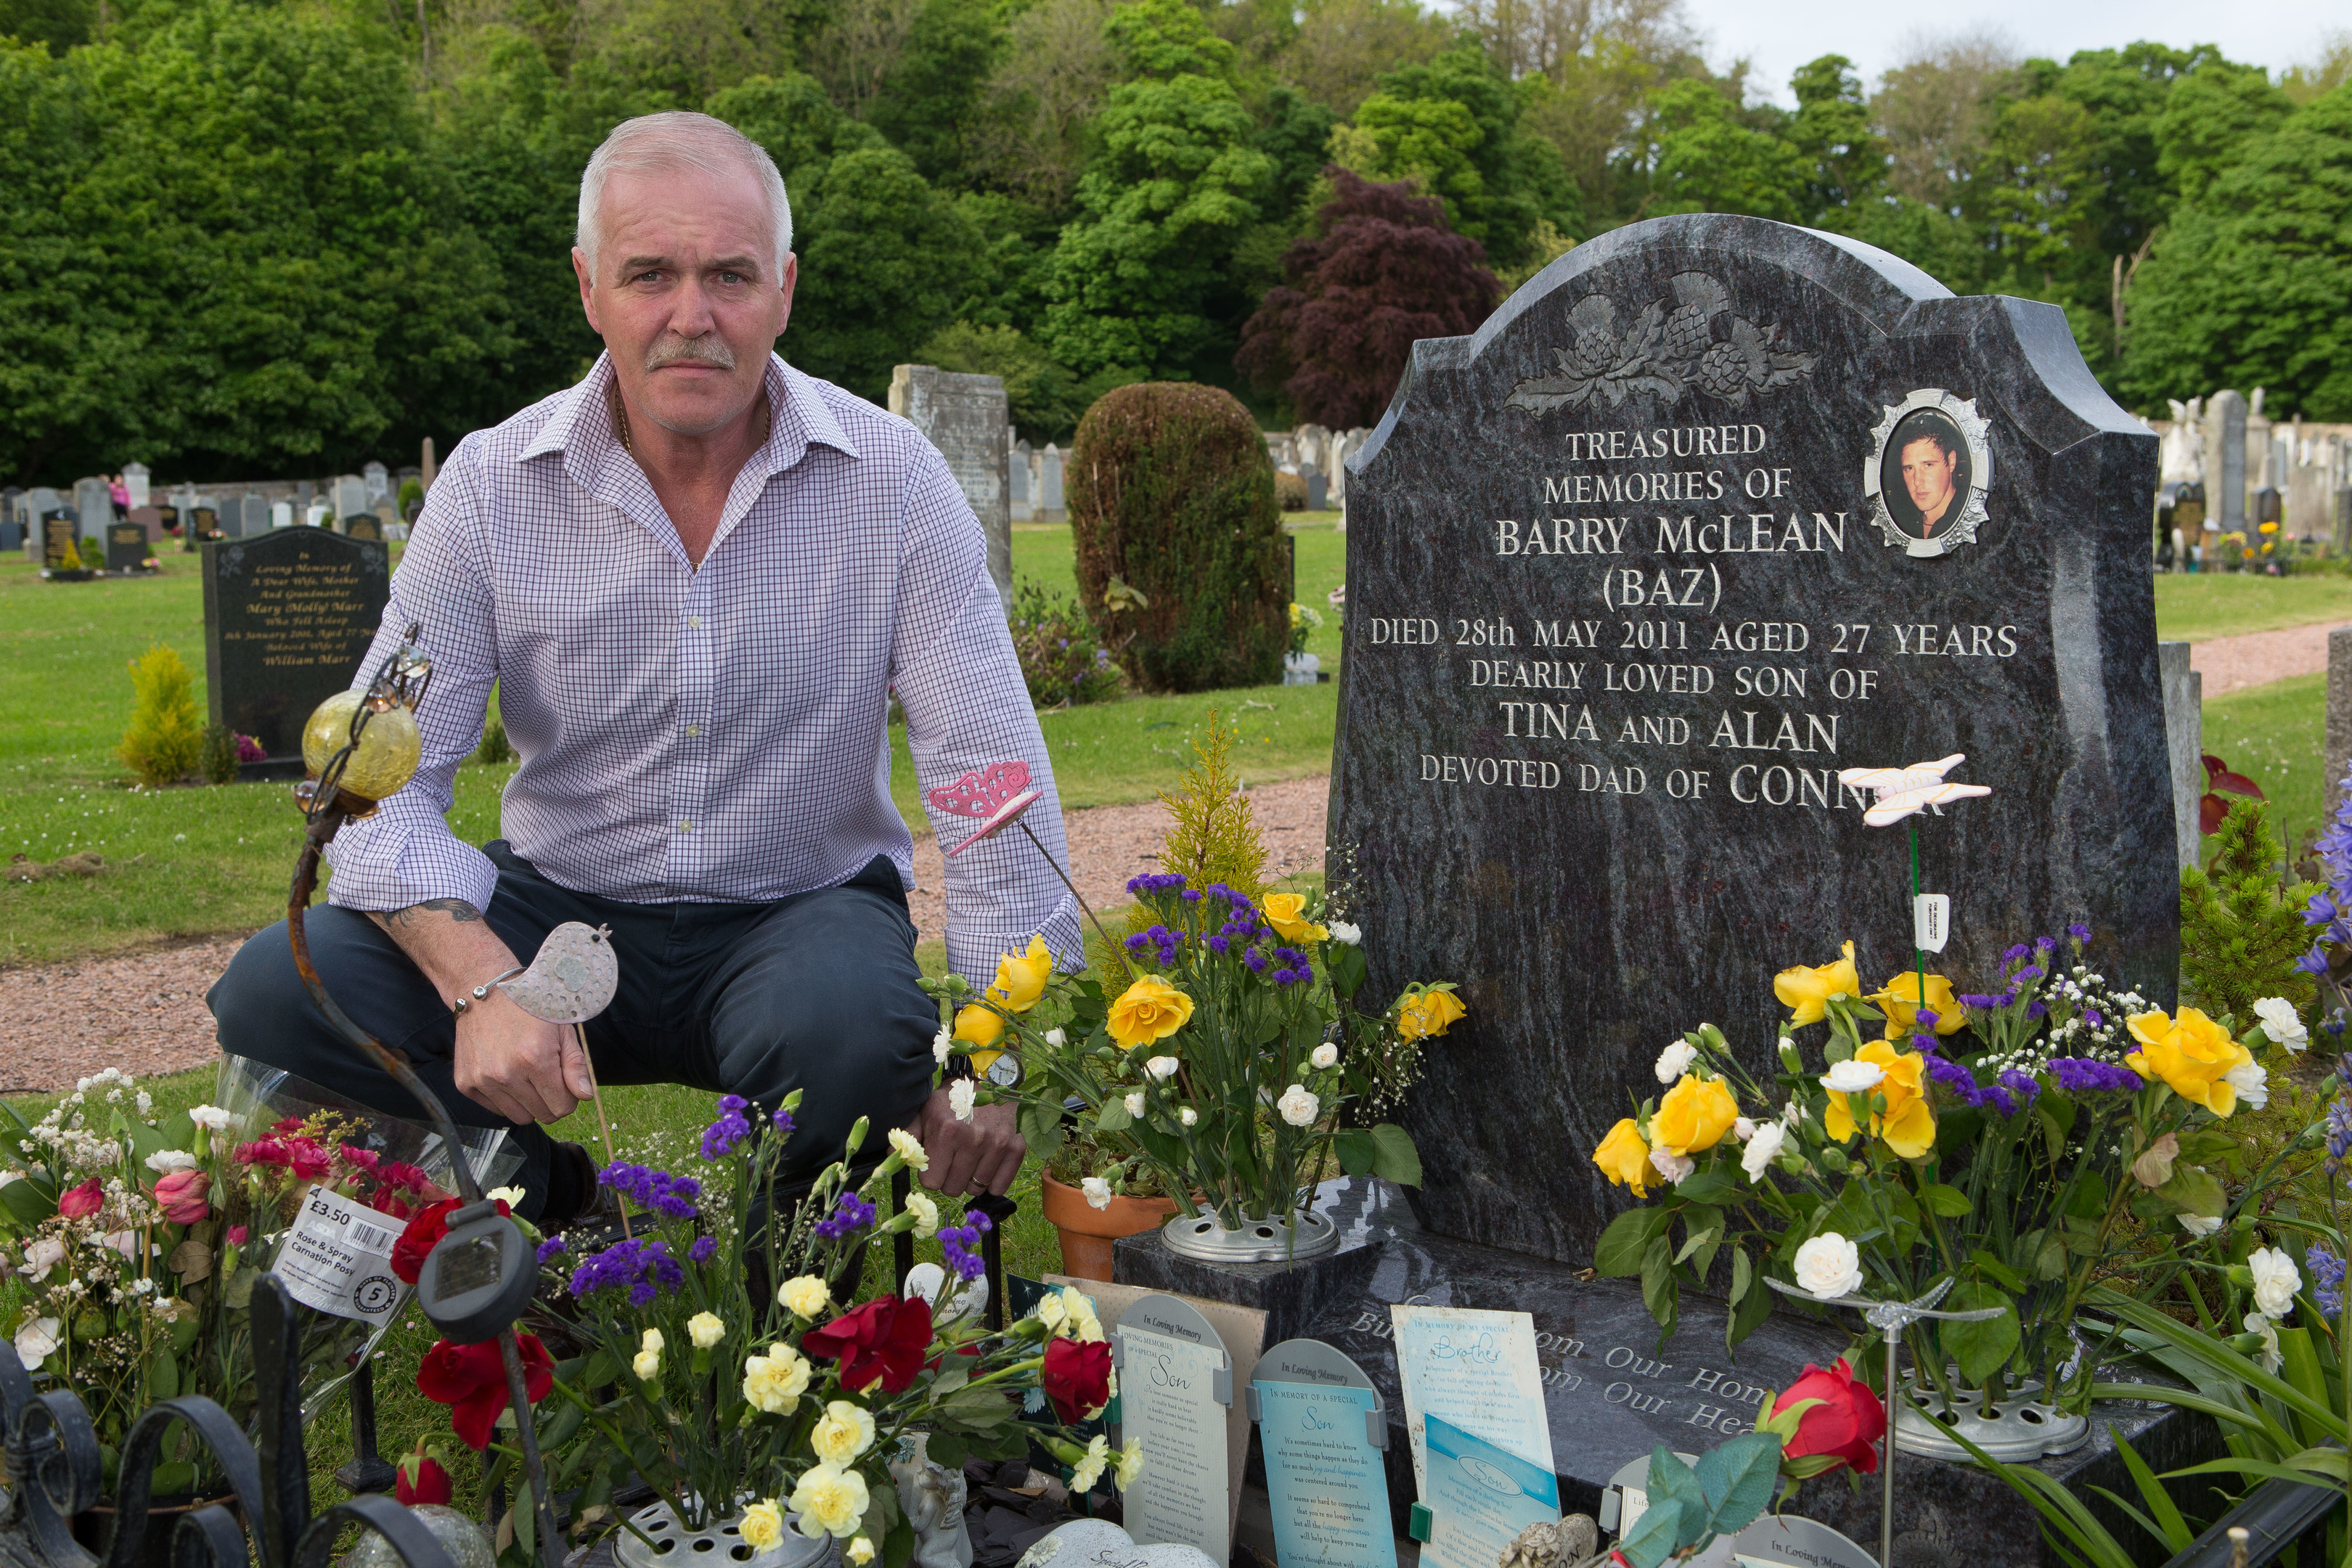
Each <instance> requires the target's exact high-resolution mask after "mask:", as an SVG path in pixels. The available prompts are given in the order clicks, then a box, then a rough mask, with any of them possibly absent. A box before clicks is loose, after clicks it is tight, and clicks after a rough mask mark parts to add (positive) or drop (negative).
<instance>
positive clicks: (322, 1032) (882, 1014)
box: [205, 839, 939, 1219]
mask: <svg viewBox="0 0 2352 1568" xmlns="http://www.w3.org/2000/svg"><path fill="white" fill-rule="evenodd" d="M484 852H485V853H487V854H488V856H489V858H490V859H491V860H492V861H493V862H494V863H495V864H496V865H497V866H498V868H499V886H498V892H497V894H496V895H495V896H494V897H493V898H492V899H491V900H490V907H489V908H488V910H484V911H483V918H484V919H485V920H487V921H488V922H489V925H490V929H491V930H493V931H497V932H498V933H499V937H501V938H502V939H503V940H504V941H505V942H506V944H507V945H508V946H509V947H510V948H512V949H513V950H514V953H515V956H516V958H517V959H518V960H519V961H520V962H522V963H529V962H530V959H531V955H532V954H534V953H536V952H538V951H539V944H540V943H541V942H542V941H544V940H545V938H546V936H547V933H548V932H549V931H552V930H553V929H554V928H555V927H556V926H558V925H560V924H562V922H564V921H583V922H584V923H586V924H588V925H592V926H609V927H611V928H612V932H613V948H614V952H615V953H616V954H617V955H618V957H619V959H620V968H621V984H620V989H619V991H618V992H616V993H615V994H614V997H613V1003H612V1005H611V1006H609V1007H607V1008H606V1009H605V1010H604V1013H603V1014H602V1015H600V1016H597V1017H595V1018H593V1019H591V1020H590V1021H589V1023H588V1024H587V1025H586V1026H585V1028H586V1034H587V1044H588V1053H589V1058H590V1059H591V1060H592V1061H593V1063H594V1064H595V1068H596V1081H597V1082H598V1084H600V1085H602V1086H604V1087H607V1088H609V1087H611V1086H613V1085H615V1084H641V1083H676V1084H686V1085H688V1086H691V1087H692V1088H695V1089H705V1090H708V1091H709V1092H710V1093H711V1094H713V1095H718V1094H725V1093H733V1094H740V1095H742V1096H743V1097H744V1098H745V1099H747V1100H751V1101H752V1102H753V1103H755V1104H758V1105H761V1106H764V1107H767V1108H770V1109H773V1107H774V1106H775V1105H776V1103H777V1102H778V1101H779V1100H782V1098H783V1097H784V1096H785V1095H786V1094H789V1093H790V1092H791V1091H793V1089H803V1090H805V1091H806V1096H805V1098H804V1099H803V1100H802V1102H801V1109H800V1114H799V1117H798V1128H797V1131H794V1133H793V1138H792V1141H791V1142H790V1143H789V1144H787V1145H786V1148H785V1152H784V1157H783V1164H782V1169H781V1170H780V1171H779V1172H778V1184H779V1186H780V1187H782V1188H784V1189H786V1190H789V1189H790V1188H791V1187H794V1186H801V1185H804V1184H807V1183H808V1182H810V1181H812V1180H814V1178H815V1177H816V1175H817V1173H819V1172H821V1171H822V1170H823V1169H824V1166H825V1165H826V1164H827V1163H831V1162H832V1161H835V1160H837V1159H839V1158H841V1152H842V1142H843V1140H844V1139H845V1138H846V1137H847V1136H848V1133H849V1128H850V1124H851V1123H852V1122H854V1121H856V1120H857V1118H859V1117H860V1116H866V1117H870V1118H872V1124H873V1127H874V1129H875V1131H873V1132H872V1133H869V1134H868V1141H867V1147H866V1150H865V1151H863V1152H864V1153H865V1154H866V1157H867V1158H868V1159H869V1160H870V1159H871V1157H872V1153H873V1151H874V1149H875V1147H876V1146H877V1145H878V1144H879V1143H880V1142H881V1137H880V1133H881V1130H883V1129H885V1128H890V1127H899V1126H904V1125H905V1124H906V1123H907V1122H908V1121H910V1120H911V1119H912V1118H913V1117H914V1115H915V1113H916V1111H917V1110H919V1109H920V1108H921V1106H922V1103H923V1100H925V1098H926V1097H927V1096H928V1095H929V1093H930V1084H931V1069H932V1061H931V1037H932V1035H933V1034H934V1033H936V1032H937V1030H938V1028H939V1006H938V1004H936V1003H934V1002H933V1001H932V1000H931V999H930V998H929V997H928V996H926V995H924V994H923V993H922V990H921V989H920V987H919V985H918V984H917V982H918V980H919V976H920V973H921V972H920V971H919V969H918V968H917V967H916V963H915V928H914V924H913V922H912V921H909V920H908V915H907V898H906V894H905V893H904V891H902V890H901V889H900V888H899V885H898V871H897V869H896V868H894V867H893V866H892V865H891V863H890V861H889V860H888V859H887V858H876V859H875V861H874V862H873V863H872V864H871V865H869V866H867V867H866V869H864V870H863V871H861V872H859V873H858V874H857V875H856V877H854V878H852V879H850V880H849V881H848V882H846V883H844V884H843V885H842V886H840V887H837V888H824V889H818V890H817V891H814V892H809V893H801V894H796V895H795V896H793V897H792V898H789V899H781V900H777V901H776V902H774V903H770V904H694V903H680V904H626V903H621V902H618V901H616V900H611V899H601V898H597V897H595V896H593V894H588V893H575V892H573V891H572V890H571V889H566V888H560V887H558V886H556V885H555V884H554V883H553V882H551V881H549V880H547V879H545V878H543V877H541V875H540V874H539V873H538V871H537V870H535V869H534V868H532V867H531V866H530V863H529V862H527V861H525V860H523V859H521V858H520V857H518V856H516V855H515V854H514V853H513V851H511V850H510V849H509V848H508V847H507V844H506V841H505V840H503V839H499V840H496V841H494V842H492V843H490V844H488V845H485V846H484ZM304 925H305V929H306V931H307V932H308V934H309V937H310V954H311V958H312V960H313V962H314V963H316V964H317V966H318V970H319V976H320V979H321V980H323V981H324V982H325V983H326V986H327V991H328V993H329V994H331V995H332V996H333V997H334V998H335V1000H336V1002H337V1003H338V1004H339V1005H341V1007H342V1009H343V1011H344V1012H346V1013H348V1014H349V1015H350V1016H351V1017H352V1021H353V1022H355V1023H357V1024H358V1025H359V1026H361V1027H362V1028H363V1029H366V1030H368V1031H369V1032H370V1033H372V1034H373V1035H374V1036H375V1037H376V1038H377V1039H379V1040H381V1041H383V1043H384V1044H385V1045H387V1046H390V1047H393V1048H394V1049H395V1050H398V1051H401V1052H403V1053H404V1054H405V1055H406V1057H407V1058H408V1061H409V1065H410V1066H411V1067H413V1068H415V1071H416V1074H417V1076H418V1077H419V1078H421V1079H424V1080H425V1084H426V1086H427V1087H428V1088H430V1089H432V1090H433V1091H434V1092H435V1093H436V1094H437V1095H439V1096H440V1098H441V1102H442V1103H443V1104H444V1105H446V1107H447V1108H448V1110H449V1114H450V1117H451V1119H452V1120H454V1121H457V1122H458V1123H459V1124H460V1125H465V1126H474V1127H504V1128H506V1129H507V1130H508V1131H509V1133H510V1134H511V1135H512V1136H513V1137H514V1138H515V1140H516V1141H517V1142H518V1143H519V1144H520V1147H521V1149H522V1151H523V1156H524V1158H523V1168H522V1173H521V1175H520V1177H519V1178H517V1184H519V1185H520V1186H521V1187H522V1188H523V1190H524V1192H525V1193H526V1194H528V1196H527V1198H526V1200H525V1202H524V1204H523V1205H522V1208H521V1213H522V1214H523V1215H524V1217H525V1218H528V1219H536V1218H538V1217H539V1215H540V1212H541V1205H542V1204H543V1203H544V1201H545V1199H546V1196H547V1189H548V1177H549V1172H550V1168H551V1156H552V1152H553V1147H554V1145H553V1141H552V1140H551V1138H550V1137H549V1135H548V1133H547V1132H546V1131H544V1130H543V1129H541V1128H540V1127H538V1126H535V1125H532V1124H530V1123H523V1124H520V1125H517V1124H513V1123H509V1122H508V1121H506V1119H505V1118H503V1117H501V1116H498V1115H496V1114H494V1113H493V1112H491V1111H489V1110H486V1109H484V1108H483V1107H482V1106H479V1105H477V1104H476V1103H475V1102H474V1101H472V1100H468V1099H467V1098H466V1097H465V1096H464V1095H463V1094H461V1093H459V1092H458V1091H457V1084H456V1082H455V1079H454V1076H453V1067H452V1062H451V1056H452V1053H453V1052H454V1051H455V1049H456V1047H457V1021H456V1019H455V1018H454V1017H453V1016H452V1015H451V1014H450V1012H449V1009H448V1008H447V1007H446V1006H444V1005H442V1002H441V997H440V994H439V993H438V992H437V991H436V990H435V988H434V986H433V984H432V982H430V981H428V980H427V979H425V976H424V974H423V973H421V972H420V971H419V970H418V969H417V968H416V966H415V964H413V963H410V962H409V960H408V956H407V955H406V954H405V953H404V952H401V950H400V948H399V945H398V944H397V943H395V942H394V941H393V940H392V938H391V937H390V936H388V935H386V934H385V932H384V931H383V928H382V927H380V926H378V925H377V924H376V923H375V922H374V921H372V920H370V919H368V918H367V917H366V916H365V915H362V914H359V913H356V912H354V911H352V910H344V909H338V908H335V907H333V906H331V905H326V906H319V907H314V908H313V909H312V910H310V914H309V916H308V917H307V918H306V920H305V921H304ZM482 978H483V979H485V980H487V979H488V978H489V976H488V975H484V976H482ZM205 1000H206V1001H207V1002H208V1003H209V1004H210V1005H211V1006H212V1010H213V1018H214V1021H215V1024H216V1025H217V1026H218V1029H217V1033H218V1037H219V1039H220V1045H221V1048H222V1049H223V1050H225V1051H230V1052H234V1053H235V1054H236V1055H238V1056H243V1057H251V1058H255V1059H256V1060H258V1061H262V1062H267V1063H268V1064H269V1065H271V1066H272V1067H278V1068H284V1069H285V1070H287V1071H288V1072H290V1073H294V1074H296V1075H297V1076H299V1077H301V1078H306V1079H310V1081H312V1082H313V1083H316V1084H319V1085H320V1086H322V1087H324V1088H327V1089H333V1090H334V1091H336V1092H337V1093H339V1094H341V1095H343V1096H345V1097H347V1098H349V1099H351V1100H357V1101H358V1102H359V1103H361V1104H362V1105H367V1106H373V1107H374V1108H375V1109H377V1110H383V1111H386V1112H389V1113H391V1114H394V1115H401V1116H407V1117H410V1118H412V1119H415V1118H417V1117H419V1115H420V1110H419V1108H418V1107H417V1106H416V1105H415V1102H414V1101H413V1100H411V1099H410V1097H409V1095H408V1093H407V1092H406V1091H405V1090H404V1089H402V1088H401V1087H400V1086H399V1085H398V1084H397V1083H395V1082H394V1081H393V1080H392V1079H391V1078H390V1077H388V1076H387V1075H386V1074H384V1073H383V1071H382V1069H380V1068H376V1067H375V1066H374V1065H373V1063H371V1062H370V1061H369V1060H368V1059H367V1058H365V1057H364V1056H363V1055H362V1054H361V1052H360V1051H359V1050H358V1048H357V1047H353V1046H352V1045H350V1044H349V1043H348V1042H346V1041H345V1040H344V1039H343V1038H342V1037H341V1036H340V1035H337V1034H336V1033H335V1032H334V1031H333V1030H332V1029H331V1028H330V1027H329V1026H328V1024H327V1021H326V1019H325V1018H324V1017H323V1016H321V1015H320V1012H319V1010H318V1008H317V1007H316V1006H315V1005H313V1004H312V1003H311V1001H310V994H309V993H308V992H307V991H305V990H304V989H303V986H302V980H301V976H300V975H299V973H296V971H295V968H294V956H293V952H292V950H291V948H290V947H289V945H288V942H287V936H286V926H285V923H284V922H283V921H280V922H279V923H278V924H277V925H274V926H271V927H270V928H269V929H268V931H263V932H262V933H261V934H260V935H258V936H257V937H255V938H254V939H253V940H252V941H250V942H247V943H246V944H245V946H244V947H242V948H241V949H239V950H238V952H237V954H236V958H234V959H233V960H231V961H230V963H229V966H228V972H227V973H225V974H223V975H222V976H221V978H220V980H219V982H218V983H217V984H215V985H214V986H213V988H212V991H211V993H210V994H208V995H207V997H206V998H205ZM608 1109H609V1107H608ZM583 1114H585V1115H587V1116H589V1117H591V1118H592V1119H593V1111H590V1110H583ZM712 1114H713V1115H714V1116H715V1115H716V1114H717V1112H716V1110H715V1108H714V1110H713V1111H712ZM630 1131H632V1129H630V1128H628V1127H626V1126H625V1125H623V1124H621V1123H620V1122H617V1121H616V1122H615V1124H614V1128H613V1135H614V1141H615V1142H616V1144H617V1143H618V1142H621V1141H623V1140H625V1139H626V1138H627V1137H628V1134H629V1132H630ZM582 1141H583V1142H586V1143H588V1144H589V1146H590V1148H591V1150H592V1151H593V1155H594V1157H595V1159H596V1163H599V1164H602V1163H604V1151H603V1149H602V1147H601V1143H600V1142H599V1139H598V1137H597V1135H596V1133H595V1131H594V1129H593V1121H592V1122H591V1127H590V1131H588V1132H587V1133H585V1134H583V1135H582Z"/></svg>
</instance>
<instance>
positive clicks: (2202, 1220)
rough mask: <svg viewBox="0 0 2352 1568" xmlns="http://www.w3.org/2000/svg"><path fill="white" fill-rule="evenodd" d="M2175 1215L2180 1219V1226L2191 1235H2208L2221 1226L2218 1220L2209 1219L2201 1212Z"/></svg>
mask: <svg viewBox="0 0 2352 1568" xmlns="http://www.w3.org/2000/svg"><path fill="white" fill-rule="evenodd" d="M2175 1217H2176V1218H2178V1219H2179V1221H2180V1228H2181V1229H2183V1230H2185V1231H2187V1232H2188V1233H2189V1235H2191V1236H2210V1235H2212V1234H2213V1233H2214V1232H2215V1231H2217V1230H2219V1229H2221V1221H2220V1220H2218V1219H2209V1218H2207V1217H2206V1216H2205V1215H2201V1214H2184V1215H2176V1216H2175Z"/></svg>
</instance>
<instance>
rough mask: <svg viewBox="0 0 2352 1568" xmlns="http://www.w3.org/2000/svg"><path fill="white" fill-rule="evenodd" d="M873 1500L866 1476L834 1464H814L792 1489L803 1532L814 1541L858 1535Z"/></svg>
mask: <svg viewBox="0 0 2352 1568" xmlns="http://www.w3.org/2000/svg"><path fill="white" fill-rule="evenodd" d="M868 1501H870V1499H869V1498H868V1497H867V1496H866V1478H865V1477H864V1476H861V1475H859V1474H858V1473H857V1472H856V1470H845V1469H840V1468H835V1466H832V1465H815V1466H812V1467H811V1468H810V1469H809V1472H808V1473H807V1474H806V1475H804V1476H803V1477H802V1478H801V1484H800V1485H798V1486H796V1487H794V1488H793V1512H794V1513H796V1514H798V1515H800V1516H801V1517H800V1531H801V1533H802V1534H803V1535H805V1536H807V1537H809V1538H810V1539H811V1540H814V1539H815V1538H816V1537H818V1536H820V1535H836V1536H844V1535H855V1534H856V1533H857V1521H859V1520H861V1519H863V1518H865V1517H866V1503H867V1502H868Z"/></svg>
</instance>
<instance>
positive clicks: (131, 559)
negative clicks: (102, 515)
mask: <svg viewBox="0 0 2352 1568" xmlns="http://www.w3.org/2000/svg"><path fill="white" fill-rule="evenodd" d="M152 553H153V546H152V544H151V543H150V542H149V541H148V538H147V529H146V526H145V525H144V524H142V523H139V522H135V521H131V522H110V523H108V524H107V525H106V569H107V570H108V571H109V572H136V571H138V570H139V569H140V568H141V567H142V566H144V565H146V564H147V557H148V556H149V555H151V554H152Z"/></svg>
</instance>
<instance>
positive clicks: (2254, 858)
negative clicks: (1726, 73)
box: [2180, 796, 2319, 1027]
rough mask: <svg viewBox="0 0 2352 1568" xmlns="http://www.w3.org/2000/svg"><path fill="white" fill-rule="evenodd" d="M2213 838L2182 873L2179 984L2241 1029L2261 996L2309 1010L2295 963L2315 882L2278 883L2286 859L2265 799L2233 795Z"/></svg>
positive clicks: (2305, 936)
mask: <svg viewBox="0 0 2352 1568" xmlns="http://www.w3.org/2000/svg"><path fill="white" fill-rule="evenodd" d="M2212 838H2213V850H2212V854H2211V856H2210V858H2208V860H2207V862H2206V864H2205V866H2204V867H2203V868H2201V869H2200V868H2198V867H2195V866H2184V867H2182V868H2181V870H2180V978H2181V982H2182V984H2184V985H2186V986H2187V987H2188V988H2189V991H2190V993H2191V994H2194V995H2195V996H2196V998H2197V1001H2198V1004H2199V1005H2200V1006H2202V1007H2203V1008H2204V1010H2205V1011H2206V1013H2207V1014H2209V1015H2210V1016H2213V1017H2216V1018H2221V1017H2226V1016H2231V1015H2235V1016H2236V1017H2237V1019H2238V1021H2239V1026H2241V1027H2245V1026H2249V1025H2250V1024H2251V1021H2252V1018H2253V1007H2254V1004H2255V1003H2256V1002H2258V1001H2260V1000H2261V999H2262V998H2263V997H2265V996H2284V997H2285V998H2286V999H2287V1000H2288V1001H2290V1002H2293V1003H2294V1005H2295V1006H2296V1007H2297V1008H2298V1009H2302V1010H2306V1011H2307V1010H2308V1009H2309V1007H2310V1005H2311V1000H2312V996H2313V986H2312V982H2311V977H2310V976H2309V975H2307V974H2305V973H2303V972H2302V971H2300V970H2298V969H2296V968H2295V966H2294V962H2295V960H2296V959H2298V958H2300V957H2302V956H2303V954H2304V952H2305V950H2306V949H2308V948H2309V947H2310V945H2311V931H2310V928H2309V927H2307V926H2305V924H2304V923H2303V911H2304V908H2305V905H2307V904H2308V903H2309V902H2310V901H2311V896H2312V895H2313V894H2314V893H2315V892H2317V891H2318V890H2319V888H2318V885H2317V884H2316V883H2312V882H2296V883H2293V884H2291V885H2284V886H2283V885H2282V882H2281V878H2282V874H2283V872H2284V866H2285V857H2284V854H2283V853H2282V852H2281V850H2280V848H2279V842H2278V839H2277V837H2276V836H2275V835H2273V833H2272V831H2271V821H2270V804H2269V803H2268V802H2267V801H2261V800H2254V799H2251V798H2247V797H2245V796H2237V797H2233V799H2232V804H2231V807H2230V814H2229V816H2226V817H2224V818H2223V819H2222V821H2221V827H2220V829H2219V830H2218V831H2216V832H2215V833H2214V834H2213V835H2212Z"/></svg>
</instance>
